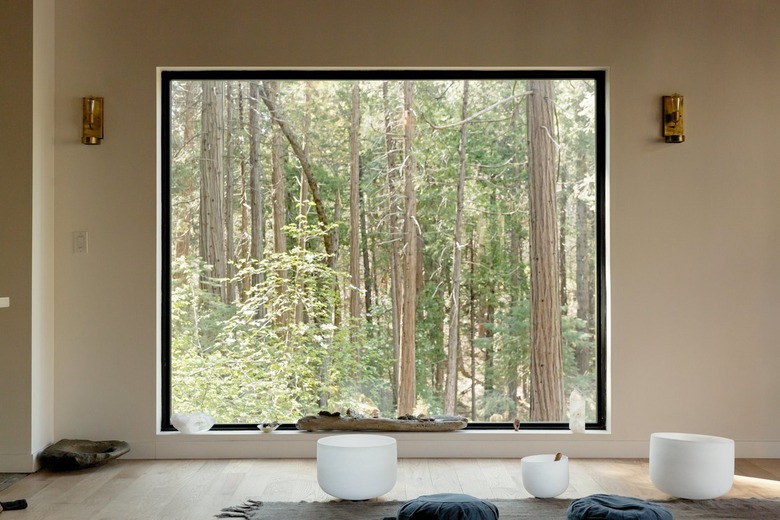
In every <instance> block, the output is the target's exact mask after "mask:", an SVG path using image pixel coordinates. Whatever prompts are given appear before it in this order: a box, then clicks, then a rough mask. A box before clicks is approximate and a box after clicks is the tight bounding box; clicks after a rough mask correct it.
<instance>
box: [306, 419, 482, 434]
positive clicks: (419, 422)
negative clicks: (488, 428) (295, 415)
mask: <svg viewBox="0 0 780 520" xmlns="http://www.w3.org/2000/svg"><path fill="white" fill-rule="evenodd" d="M468 423H469V422H468V419H466V418H465V417H451V416H446V417H430V418H425V419H385V418H378V419H375V418H372V417H353V416H349V415H348V416H346V417H341V416H333V415H307V416H306V417H303V418H301V419H298V422H297V423H296V424H295V426H296V428H298V429H299V430H306V431H310V432H313V431H317V430H354V431H382V432H451V431H454V430H462V429H463V428H465V427H466V426H467V425H468Z"/></svg>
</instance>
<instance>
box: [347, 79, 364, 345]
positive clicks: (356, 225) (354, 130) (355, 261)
mask: <svg viewBox="0 0 780 520" xmlns="http://www.w3.org/2000/svg"><path fill="white" fill-rule="evenodd" d="M359 132H360V86H359V83H358V82H357V81H355V82H354V84H353V85H352V110H351V125H350V138H349V284H350V287H349V314H350V317H351V318H352V319H353V320H354V321H353V323H351V324H350V330H352V334H351V336H352V341H355V340H356V338H357V336H356V333H355V332H356V331H355V329H354V327H355V325H356V322H357V320H358V319H359V318H360V316H361V308H360V307H361V305H360V150H359V143H358V135H359ZM358 355H359V351H358Z"/></svg>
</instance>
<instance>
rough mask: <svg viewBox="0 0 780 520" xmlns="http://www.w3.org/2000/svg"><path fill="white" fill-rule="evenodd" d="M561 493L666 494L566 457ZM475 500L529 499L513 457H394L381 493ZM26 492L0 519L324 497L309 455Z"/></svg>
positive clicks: (168, 468) (747, 491) (739, 479)
mask: <svg viewBox="0 0 780 520" xmlns="http://www.w3.org/2000/svg"><path fill="white" fill-rule="evenodd" d="M570 474H571V476H570V485H569V489H568V490H567V491H566V492H565V493H564V494H563V495H562V496H561V498H577V497H581V496H586V495H590V494H593V493H610V494H618V495H628V496H634V497H639V498H644V499H663V498H668V497H667V496H666V495H664V494H663V493H661V492H659V491H657V490H656V489H655V488H654V487H653V485H652V484H651V483H650V479H649V477H648V464H647V460H623V459H620V460H616V459H609V460H600V459H583V460H571V461H570ZM736 475H737V476H736V478H735V480H734V487H733V488H732V490H731V491H730V492H729V494H728V495H726V496H727V497H740V498H746V497H775V498H778V497H780V459H740V460H738V461H737V464H736ZM445 491H447V492H458V493H467V494H470V495H474V496H477V497H480V498H487V499H499V498H525V497H527V496H528V494H527V493H526V492H525V490H524V489H523V486H522V481H521V477H520V462H519V460H517V459H500V460H499V459H400V460H399V461H398V483H397V484H396V486H395V488H393V490H392V491H391V492H390V493H388V494H387V495H385V496H383V497H381V498H380V499H378V500H408V499H411V498H414V497H417V496H419V495H425V494H431V493H440V492H445ZM20 498H25V499H27V501H28V503H29V507H28V509H26V510H24V511H13V512H11V511H9V512H6V514H5V515H3V517H2V518H3V520H6V519H7V520H31V519H35V520H55V519H56V520H85V519H91V520H142V519H143V520H152V519H159V520H185V519H186V520H197V519H204V520H205V519H210V518H213V515H215V514H216V513H218V512H219V511H220V510H221V509H222V508H223V507H227V506H230V505H236V504H240V503H242V502H243V501H244V500H246V499H248V498H252V499H256V500H266V501H291V502H297V501H301V500H305V501H328V500H333V498H332V497H330V496H329V495H326V494H325V493H324V492H323V491H322V490H320V488H319V487H318V485H317V470H316V465H315V461H314V460H309V459H306V460H297V459H296V460H256V459H251V460H243V459H242V460H158V461H140V460H117V461H113V462H111V463H109V464H106V465H105V466H102V467H98V468H93V469H90V470H81V471H76V472H70V473H49V472H45V471H40V472H38V473H34V474H32V475H29V476H27V477H25V478H24V479H22V480H21V481H19V482H17V483H16V484H14V485H12V486H11V487H9V488H8V489H5V490H3V491H0V501H7V500H15V499H20Z"/></svg>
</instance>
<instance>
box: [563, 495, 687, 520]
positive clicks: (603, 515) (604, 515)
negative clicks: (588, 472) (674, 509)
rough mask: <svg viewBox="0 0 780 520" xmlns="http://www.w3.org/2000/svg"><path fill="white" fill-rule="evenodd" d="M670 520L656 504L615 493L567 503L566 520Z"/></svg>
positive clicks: (666, 511)
mask: <svg viewBox="0 0 780 520" xmlns="http://www.w3.org/2000/svg"><path fill="white" fill-rule="evenodd" d="M588 519H590V520H672V513H670V512H669V510H668V509H666V508H665V507H662V506H660V505H658V504H654V503H652V502H648V501H646V500H640V499H638V498H631V497H621V496H617V495H591V496H589V497H584V498H578V499H577V500H575V501H573V502H572V503H571V504H569V509H568V511H566V520H588Z"/></svg>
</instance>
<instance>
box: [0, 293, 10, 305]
mask: <svg viewBox="0 0 780 520" xmlns="http://www.w3.org/2000/svg"><path fill="white" fill-rule="evenodd" d="M10 306H11V298H9V297H8V296H4V297H2V298H0V307H10Z"/></svg>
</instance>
